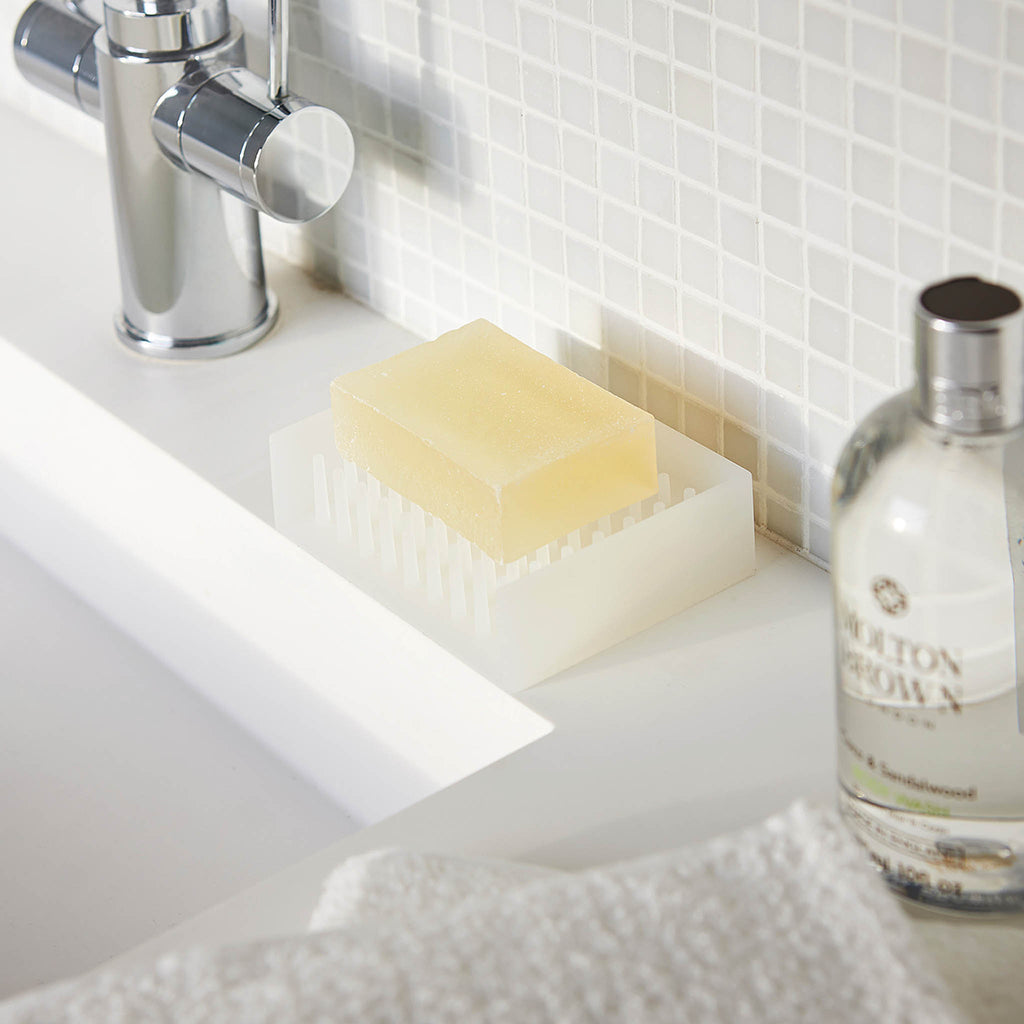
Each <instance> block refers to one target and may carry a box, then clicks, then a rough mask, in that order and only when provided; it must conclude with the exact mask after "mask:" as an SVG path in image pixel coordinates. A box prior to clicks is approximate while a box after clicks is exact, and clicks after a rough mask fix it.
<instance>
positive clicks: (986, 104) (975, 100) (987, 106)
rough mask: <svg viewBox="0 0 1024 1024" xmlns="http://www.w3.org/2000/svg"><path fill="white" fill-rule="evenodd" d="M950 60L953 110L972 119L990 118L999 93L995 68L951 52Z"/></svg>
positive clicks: (993, 114) (993, 113) (992, 115)
mask: <svg viewBox="0 0 1024 1024" xmlns="http://www.w3.org/2000/svg"><path fill="white" fill-rule="evenodd" d="M950 60H951V65H950V71H951V87H950V101H951V103H952V105H953V107H954V108H956V109H957V110H959V111H961V112H962V113H964V114H970V115H971V116H972V117H980V118H984V119H986V120H988V119H991V118H993V117H994V116H995V111H996V102H997V100H998V92H999V84H998V83H999V80H998V76H997V75H996V69H995V67H993V66H991V65H986V64H984V63H983V62H982V61H981V60H978V59H976V58H973V57H965V56H962V55H961V54H958V53H954V54H953V56H952V57H951V58H950Z"/></svg>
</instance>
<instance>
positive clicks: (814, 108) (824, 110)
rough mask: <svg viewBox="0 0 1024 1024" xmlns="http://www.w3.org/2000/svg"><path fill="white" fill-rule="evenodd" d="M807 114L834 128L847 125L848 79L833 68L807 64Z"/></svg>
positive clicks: (805, 90) (805, 72) (805, 73)
mask: <svg viewBox="0 0 1024 1024" xmlns="http://www.w3.org/2000/svg"><path fill="white" fill-rule="evenodd" d="M804 78H805V82H806V87H805V89H804V95H805V96H806V97H807V113H808V114H810V115H811V116H812V117H816V118H819V119H820V120H822V121H825V122H826V123H827V124H829V125H830V126H832V127H833V128H845V127H846V123H847V120H848V118H847V102H846V78H845V76H844V75H842V74H840V73H839V72H838V71H835V70H833V69H832V68H822V67H817V66H816V65H813V64H807V65H805V67H804Z"/></svg>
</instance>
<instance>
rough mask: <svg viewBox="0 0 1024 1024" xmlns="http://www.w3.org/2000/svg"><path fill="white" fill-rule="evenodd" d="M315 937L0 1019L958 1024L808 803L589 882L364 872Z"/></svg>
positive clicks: (36, 1005)
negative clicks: (740, 830) (880, 1023)
mask: <svg viewBox="0 0 1024 1024" xmlns="http://www.w3.org/2000/svg"><path fill="white" fill-rule="evenodd" d="M425 881H426V882H429V883H430V884H424V882H425ZM316 925H317V926H318V927H325V926H332V930H328V931H320V932H317V933H316V934H313V935H308V936H303V937H299V938H293V939H286V940H277V941H272V942H262V943H257V944H253V945H248V946H239V947H230V948H227V949H222V950H215V951H203V950H196V951H191V952H188V953H183V954H175V955H171V956H166V957H163V958H162V959H161V960H159V961H158V962H157V963H156V964H155V965H154V966H153V967H152V968H151V969H150V970H148V971H143V972H141V973H133V974H130V975H116V974H105V975H98V976H90V977H87V978H85V979H82V980H80V981H78V982H70V983H64V984H62V985H58V986H55V987H52V988H49V989H45V990H42V991H41V992H39V993H35V994H29V995H28V996H24V997H22V998H20V999H18V1000H15V1001H13V1002H11V1003H8V1004H6V1005H5V1006H2V1007H0V1021H2V1022H11V1021H19V1022H21V1021H33V1022H36V1021H39V1022H41V1021H47V1022H49V1021H54V1020H67V1021H72V1022H77V1021H96V1022H102V1024H120V1022H133V1024H134V1022H143V1021H154V1022H155V1021H169V1020H174V1021H183V1022H189V1024H193V1022H194V1024H199V1022H203V1024H227V1022H246V1024H261V1022H267V1024H270V1022H274V1024H293V1022H294V1024H298V1022H300V1021H301V1022H313V1021H316V1022H321V1021H322V1022H327V1021H358V1022H360V1024H363V1022H375V1021H380V1022H385V1021H386V1022H407V1024H427V1022H430V1024H447V1022H451V1024H456V1022H457V1024H470V1022H488V1024H489V1022H495V1024H497V1022H501V1024H534V1022H552V1024H554V1022H558V1024H563V1022H565V1024H572V1022H578V1021H579V1022H582V1021H587V1022H595V1024H597V1022H600V1024H609V1022H619V1021H621V1022H631V1024H632V1022H669V1021H671V1022H690V1021H692V1022H709V1024H710V1022H714V1024H743V1022H757V1024H774V1022H779V1024H800V1022H814V1024H844V1022H848V1021H849V1022H852V1021H858V1022H865V1021H869V1022H884V1024H897V1022H900V1024H902V1022H906V1024H917V1022H920V1024H946V1022H953V1021H958V1020H959V1018H958V1017H957V1016H956V1014H955V1013H954V1011H953V1010H952V1009H951V1008H950V1004H949V1002H948V999H947V996H946V993H945V992H944V990H943V988H942V986H941V983H940V982H939V980H938V979H937V977H936V976H935V974H934V973H933V971H932V969H931V968H930V966H929V965H928V962H927V961H926V960H925V959H924V958H923V957H922V956H921V955H919V953H918V952H917V949H916V946H915V943H914V941H913V939H912V937H911V935H910V932H909V929H908V926H907V923H906V921H905V920H904V919H903V917H902V915H901V913H900V911H899V908H898V907H897V906H896V904H895V902H894V901H893V900H892V899H891V897H890V896H889V895H888V893H887V892H886V891H885V890H884V888H883V887H882V885H881V883H880V882H879V880H878V879H877V877H876V876H875V875H874V873H873V870H872V869H871V868H870V867H869V866H868V865H867V863H866V860H865V858H864V855H863V853H862V851H860V850H859V849H858V848H857V847H856V845H855V844H854V842H853V841H852V840H851V839H850V838H849V837H848V836H847V835H846V833H845V831H844V830H843V828H842V826H841V825H840V824H839V822H838V821H837V819H836V818H835V816H834V815H833V814H832V813H829V812H823V811H816V810H812V809H808V808H807V807H805V806H803V805H797V806H795V807H793V808H792V809H790V810H789V811H788V812H786V813H785V814H783V815H779V816H778V817H775V818H771V819H769V820H768V821H767V822H765V823H764V824H763V825H760V826H758V827H756V828H752V829H748V830H746V831H744V832H740V833H737V834H735V835H732V836H726V837H723V838H721V839H716V840H713V841H711V842H708V843H705V844H702V845H700V846H696V847H692V848H689V849H685V850H680V851H674V852H672V853H668V854H661V855H658V856H654V857H648V858H644V859H642V860H637V861H631V862H626V863H622V864H619V865H615V866H612V867H607V868H600V869H595V870H590V871H584V872H578V873H564V874H563V873H558V872H549V871H545V870H543V869H538V868H526V867H523V866H508V865H500V864H488V863H486V862H483V863H481V862H465V861H457V860H454V859H448V858H436V857H422V856H419V855H414V854H402V853H394V852H385V853H380V854H371V855H367V856H364V857H358V858H354V859H353V860H351V861H349V862H347V863H346V864H345V865H344V866H343V867H342V868H341V869H340V870H339V871H338V872H336V873H335V874H334V875H333V876H332V878H331V879H330V881H329V884H328V886H327V890H326V892H325V896H324V899H323V901H322V903H321V905H320V907H319V909H318V911H317V914H316Z"/></svg>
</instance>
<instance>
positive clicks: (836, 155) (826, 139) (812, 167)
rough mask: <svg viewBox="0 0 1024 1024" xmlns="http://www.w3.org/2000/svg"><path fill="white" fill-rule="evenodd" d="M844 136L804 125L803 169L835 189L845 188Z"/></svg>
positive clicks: (845, 147)
mask: <svg viewBox="0 0 1024 1024" xmlns="http://www.w3.org/2000/svg"><path fill="white" fill-rule="evenodd" d="M848 159H849V156H848V153H847V141H846V136H845V135H842V134H840V133H838V132H833V131H830V130H829V129H827V128H823V127H819V126H818V125H815V124H805V125H804V168H805V170H806V171H807V173H808V174H809V175H811V177H813V178H817V179H818V180H819V181H823V182H824V183H825V184H826V185H832V186H834V187H835V188H840V189H842V188H846V167H847V162H848Z"/></svg>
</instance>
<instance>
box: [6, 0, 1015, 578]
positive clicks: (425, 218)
mask: <svg viewBox="0 0 1024 1024" xmlns="http://www.w3.org/2000/svg"><path fill="white" fill-rule="evenodd" d="M2 3H3V4H4V5H5V6H6V7H8V8H10V9H11V23H12V24H13V20H14V18H15V17H16V8H17V7H18V6H19V4H18V3H15V4H13V5H12V4H11V2H10V0H2ZM237 13H240V14H241V15H242V16H243V19H244V20H245V21H246V22H247V23H248V24H249V25H250V27H251V28H252V29H253V31H254V33H255V32H260V31H262V23H263V19H264V9H263V7H262V5H260V4H254V3H252V2H251V0H245V2H244V6H242V7H239V8H238V10H237ZM293 47H294V50H293V58H292V60H293V72H294V73H293V85H294V87H295V89H296V90H298V91H303V92H305V93H306V94H308V95H310V96H311V97H312V98H315V99H318V100H320V101H323V102H326V103H328V104H330V105H331V106H334V107H335V108H336V109H338V110H339V111H341V112H342V113H343V114H344V115H345V116H346V117H347V118H349V120H350V122H351V124H352V126H353V129H354V131H355V132H356V139H357V145H358V159H357V169H356V175H355V178H354V180H353V183H352V185H351V187H350V188H349V191H348V193H347V194H346V196H345V198H344V199H343V200H342V202H341V203H340V204H339V207H338V208H337V209H336V210H335V211H334V212H333V213H332V214H330V215H328V216H327V217H325V218H324V219H322V220H321V221H319V222H317V223H316V224H314V225H312V226H310V227H307V228H304V229H288V230H284V229H281V228H279V227H278V226H276V225H275V226H273V227H272V228H271V229H270V230H269V231H268V238H269V240H270V242H271V244H272V245H273V246H274V247H276V248H278V249H279V250H281V251H284V252H286V253H287V254H288V255H289V256H290V257H291V258H293V259H295V260H297V261H299V262H303V263H305V264H306V265H307V266H309V267H310V268H311V269H313V270H314V271H315V272H316V273H318V274H319V275H320V276H322V277H324V278H325V279H328V280H331V281H336V282H340V283H341V284H342V285H343V286H344V287H345V288H346V289H347V290H348V291H349V292H350V293H351V294H352V295H354V296H356V297H358V298H359V299H361V300H362V301H364V302H366V303H367V304H369V305H371V306H373V307H374V308H376V309H378V310H380V311H381V312H383V313H384V314H386V315H387V316H389V317H392V318H394V319H396V320H398V321H400V322H402V323H403V324H405V325H407V326H409V327H411V328H412V329H414V330H415V331H417V332H419V333H421V334H422V335H424V336H433V335H436V334H437V333H439V332H440V331H442V330H444V329H446V328H448V327H451V326H453V325H455V324H458V323H461V322H464V321H466V320H469V319H471V318H473V317H477V316H487V317H490V318H491V319H493V320H495V321H496V322H498V323H499V324H501V325H502V326H504V327H505V328H506V329H508V330H510V331H512V332H513V333H515V334H517V335H519V336H521V337H523V338H524V339H526V340H529V341H531V342H532V343H534V344H535V345H537V347H539V348H541V349H542V350H545V351H548V352H551V353H554V354H558V355H560V356H562V357H563V358H564V359H566V360H567V361H568V362H569V363H570V365H572V366H573V367H574V368H575V369H577V370H579V371H581V372H583V373H585V374H587V375H588V376H591V377H592V378H594V379H596V380H599V381H600V382H601V383H604V384H607V385H608V386H610V387H611V388H612V389H613V390H614V391H616V392H618V393H620V394H622V395H624V396H625V397H627V398H630V399H632V400H633V401H637V402H639V403H641V404H644V405H646V406H647V407H648V408H649V409H651V410H652V411H653V412H654V413H655V414H656V415H658V416H659V417H660V418H661V419H663V420H665V421H666V422H668V423H670V424H672V425H674V426H679V427H681V428H682V429H683V430H685V432H686V433H688V434H690V435H691V436H693V437H695V438H697V439H699V440H700V441H702V442H704V443H706V444H709V445H711V446H712V447H714V448H716V449H718V450H720V451H724V453H725V454H726V455H728V456H729V457H730V458H733V459H735V460H736V461H737V462H740V463H742V464H743V465H745V466H747V468H749V469H750V470H751V471H752V472H753V473H754V476H755V480H756V485H755V490H756V495H755V508H756V514H757V516H758V521H759V522H760V523H761V524H762V525H764V526H765V527H766V528H767V529H768V530H769V531H771V532H774V533H775V534H777V535H780V536H782V537H783V538H785V539H787V540H789V541H790V542H791V543H792V544H793V545H795V546H796V547H797V548H799V549H801V550H803V551H805V552H809V553H810V554H811V555H812V557H815V558H817V559H824V558H826V557H827V547H828V527H827V517H828V484H829V478H830V474H831V467H832V465H833V462H834V459H835V456H836V454H837V451H838V449H839V447H840V445H841V443H842V440H843V439H844V437H845V436H846V435H847V434H848V432H849V430H850V429H851V426H852V424H853V423H854V422H855V421H856V419H857V418H859V417H861V416H862V415H863V414H864V413H865V412H866V411H867V410H868V409H869V408H870V407H871V406H872V405H874V404H875V403H876V402H877V401H879V400H880V399H881V398H883V397H884V396H885V395H887V394H888V393H890V392H891V391H892V390H894V389H895V388H897V387H902V386H906V385H907V383H908V371H909V363H910V345H909V341H908V340H907V338H908V329H907V328H908V321H909V307H910V301H911V298H912V296H913V294H914V293H915V291H916V290H917V289H918V287H919V286H920V285H922V284H924V283H927V282H929V281H931V280H935V279H938V278H941V277H942V276H944V275H947V274H950V273H960V272H979V273H982V274H986V275H994V276H995V277H997V278H998V279H1000V280H1003V281H1005V282H1007V283H1009V284H1011V285H1014V286H1017V287H1021V288H1024V5H1022V4H1021V3H1019V2H1017V0H851V2H849V3H846V2H840V0H819V2H810V0H714V2H712V0H547V2H544V0H297V2H296V3H295V7H294V26H293ZM252 49H253V51H254V56H255V51H256V49H259V50H261V51H262V49H263V47H262V44H260V43H259V42H258V41H257V42H254V43H253V47H252ZM3 60H4V61H5V62H6V61H7V57H6V54H5V55H4V58H3ZM259 60H260V58H259V57H258V56H256V57H255V62H256V63H259ZM10 77H11V75H10V72H9V69H8V67H7V64H6V63H2V64H0V85H2V86H3V88H4V92H5V95H10V90H9V88H8V86H9V85H10V81H9V80H10ZM49 113H50V111H49V110H48V114H49Z"/></svg>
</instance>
